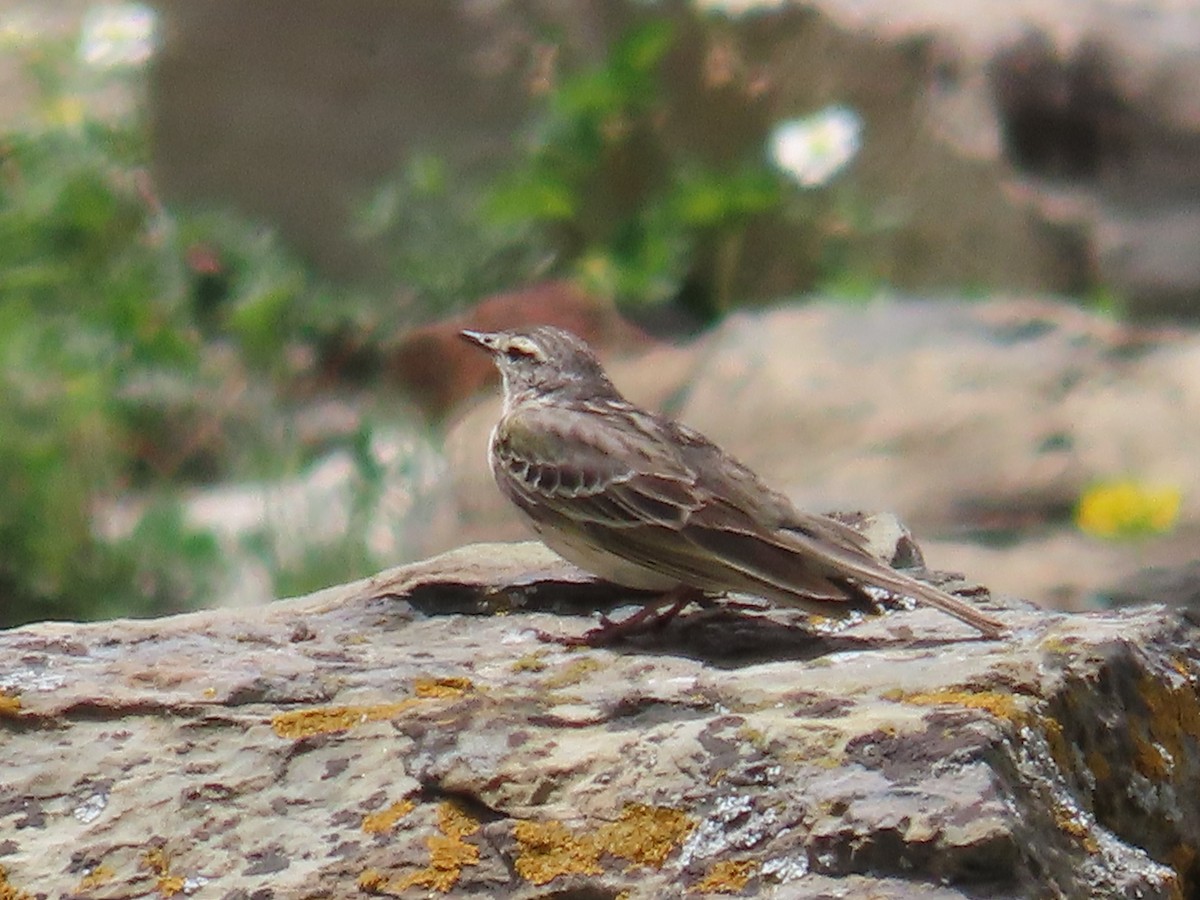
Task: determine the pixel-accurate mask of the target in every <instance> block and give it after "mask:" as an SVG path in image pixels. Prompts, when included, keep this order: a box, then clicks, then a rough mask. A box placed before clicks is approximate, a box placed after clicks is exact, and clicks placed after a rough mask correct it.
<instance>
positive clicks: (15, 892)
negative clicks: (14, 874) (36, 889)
mask: <svg viewBox="0 0 1200 900" xmlns="http://www.w3.org/2000/svg"><path fill="white" fill-rule="evenodd" d="M0 900H34V898H33V894H31V893H29V892H28V891H22V890H20V889H18V888H15V887H13V886H12V884H10V883H9V880H8V870H7V869H6V868H4V866H0Z"/></svg>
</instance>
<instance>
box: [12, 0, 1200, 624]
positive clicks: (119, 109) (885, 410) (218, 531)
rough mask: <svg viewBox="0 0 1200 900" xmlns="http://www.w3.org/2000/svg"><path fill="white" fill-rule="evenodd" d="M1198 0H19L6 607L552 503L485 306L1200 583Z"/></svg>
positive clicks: (1028, 574)
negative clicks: (514, 503) (515, 453)
mask: <svg viewBox="0 0 1200 900" xmlns="http://www.w3.org/2000/svg"><path fill="white" fill-rule="evenodd" d="M1198 314H1200V0H1146V2H1133V0H1128V2H1099V0H1066V2H1062V3H1058V4H1045V3H1033V2H1025V0H1010V2H1008V3H1004V4H997V3H994V2H991V0H961V2H958V3H954V4H946V3H940V2H934V0H810V2H803V3H802V2H787V0H762V2H753V0H725V2H720V0H693V2H683V0H679V2H667V0H664V2H651V0H619V2H612V0H595V2H589V0H578V2H555V0H531V2H517V0H511V2H502V0H495V2H478V0H407V2H405V3H395V2H391V0H354V2H350V3H346V2H340V3H332V2H318V0H312V2H308V3H305V4H303V5H302V6H300V5H297V4H295V3H290V2H284V0H257V2H255V3H251V4H248V3H244V2H234V0H187V2H179V0H160V2H158V3H152V4H146V5H143V4H115V3H93V2H71V0H56V2H54V3H44V2H43V3H18V2H11V0H0V378H2V379H3V382H2V387H0V498H2V499H0V626H7V625H14V624H19V623H22V622H26V621H32V620H39V619H46V618H82V619H88V618H98V617H110V616H124V615H138V616H142V615H154V614H162V613H167V612H174V611H180V610H186V609H192V608H197V607H202V606H217V605H241V604H253V603H262V602H266V601H268V600H270V599H271V598H274V597H280V596H287V595H294V594H297V593H302V592H306V591H309V590H314V589H316V588H319V587H323V586H326V585H330V584H334V583H338V582H341V581H346V580H350V579H354V578H359V577H363V576H366V575H369V574H371V573H373V572H375V571H377V570H379V569H381V568H383V567H385V566H388V565H394V564H399V563H402V562H405V561H409V560H412V559H416V558H419V557H421V556H424V555H428V554H431V553H434V552H438V551H440V550H444V549H447V548H449V547H452V546H456V545H458V544H461V543H463V542H466V541H468V540H485V539H518V538H522V537H525V536H526V535H527V533H526V532H525V530H524V528H523V526H522V525H521V524H520V522H519V521H518V520H517V518H516V516H515V514H513V513H512V512H511V511H510V510H508V509H507V508H506V507H505V506H504V504H503V501H502V500H501V498H500V496H499V494H498V493H497V492H496V491H495V489H494V488H493V487H492V485H491V483H490V479H489V476H488V473H487V470H486V465H485V462H484V452H485V445H486V439H487V432H488V429H489V428H490V427H491V424H492V423H493V422H494V420H495V418H496V415H497V410H498V407H497V402H496V397H495V393H496V391H495V387H494V383H493V380H492V373H491V372H490V363H489V362H488V361H487V360H486V359H483V358H479V357H477V356H476V355H472V352H471V351H470V348H468V347H466V346H465V345H464V346H460V344H459V342H458V341H457V340H456V338H455V337H454V334H455V332H456V331H457V329H459V328H461V327H465V326H467V325H476V326H480V327H485V328H486V327H503V326H508V325H517V324H522V323H531V322H552V323H556V324H560V325H563V326H566V327H569V328H571V329H573V330H575V331H577V332H579V333H580V334H582V335H583V336H584V337H585V338H587V339H588V340H589V341H591V342H593V343H594V344H595V345H596V346H597V347H598V348H599V349H600V351H601V353H602V355H603V356H604V357H605V358H606V360H607V361H609V362H610V364H611V369H612V373H613V375H614V379H615V380H616V382H617V384H618V386H620V387H622V388H623V389H625V390H626V392H627V393H628V394H629V395H630V396H631V398H633V399H635V400H638V401H639V402H642V403H645V404H647V405H651V406H654V407H656V408H658V409H661V410H664V411H666V412H668V413H669V414H671V415H674V416H677V417H679V418H681V419H683V420H684V421H686V422H688V423H689V424H691V425H693V426H695V427H698V428H700V429H701V430H702V431H704V432H705V433H707V434H709V436H711V437H713V438H714V439H716V440H717V441H718V442H719V443H722V444H723V445H724V446H726V447H727V448H728V449H729V450H731V451H733V452H734V453H735V454H737V455H738V456H740V457H741V458H743V459H744V460H745V461H746V462H747V463H749V464H750V465H752V466H753V467H755V468H756V469H758V470H759V471H760V472H761V473H762V474H763V475H764V476H765V477H766V478H767V479H768V481H770V482H771V483H772V484H773V485H774V486H776V487H778V488H779V489H780V490H783V491H785V492H787V493H788V494H789V495H791V496H792V497H793V498H794V499H795V500H796V501H797V502H798V503H799V504H801V505H802V506H804V507H805V508H810V509H814V510H835V509H836V510H853V509H865V510H871V511H876V510H887V511H892V512H895V513H897V514H898V515H899V516H900V518H901V519H902V520H903V521H905V522H906V523H907V524H908V525H910V526H911V527H912V528H913V530H914V532H915V533H916V535H917V537H918V539H919V540H920V542H921V543H922V545H923V546H924V548H925V550H926V557H927V559H928V562H929V563H930V564H931V565H932V566H933V567H935V568H944V569H952V570H958V571H962V572H965V573H966V574H967V575H968V576H969V577H971V578H973V579H977V580H979V581H981V582H983V583H985V584H988V585H989V586H991V587H992V588H993V589H995V590H997V591H1001V592H1007V593H1013V594H1017V595H1019V596H1022V597H1025V598H1027V599H1030V600H1032V601H1034V602H1037V603H1041V604H1044V605H1048V606H1055V607H1060V608H1064V609H1085V608H1090V607H1094V606H1097V605H1101V604H1108V603H1123V602H1135V601H1139V600H1146V599H1159V600H1170V601H1173V602H1179V603H1195V602H1200V563H1197V562H1196V558H1197V554H1196V552H1195V550H1194V548H1195V546H1196V544H1197V537H1198V536H1200V490H1198V489H1200V466H1198V465H1197V461H1196V448H1197V447H1198V446H1200V424H1198V423H1200V332H1198V331H1197V329H1196V319H1197V316H1198Z"/></svg>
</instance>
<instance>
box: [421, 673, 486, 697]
mask: <svg viewBox="0 0 1200 900" xmlns="http://www.w3.org/2000/svg"><path fill="white" fill-rule="evenodd" d="M474 689H475V685H474V684H472V683H471V679H469V678H418V679H417V680H416V681H415V682H414V683H413V690H414V692H415V693H416V695H417V696H418V697H424V698H426V699H431V698H437V699H447V698H449V699H454V698H458V697H461V696H462V695H463V694H465V693H467V691H471V690H474Z"/></svg>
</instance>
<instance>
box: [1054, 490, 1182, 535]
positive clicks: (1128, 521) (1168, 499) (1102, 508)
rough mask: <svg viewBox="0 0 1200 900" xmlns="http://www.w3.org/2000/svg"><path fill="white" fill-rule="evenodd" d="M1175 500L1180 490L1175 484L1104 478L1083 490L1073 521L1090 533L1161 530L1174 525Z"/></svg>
mask: <svg viewBox="0 0 1200 900" xmlns="http://www.w3.org/2000/svg"><path fill="white" fill-rule="evenodd" d="M1179 504H1180V493H1179V489H1178V488H1175V487H1170V486H1164V485H1147V484H1139V483H1138V482H1136V481H1107V482H1102V483H1100V484H1096V485H1093V486H1092V487H1090V488H1088V489H1087V490H1086V491H1084V492H1083V496H1082V497H1080V498H1079V507H1078V509H1077V510H1076V511H1075V524H1076V525H1078V526H1079V530H1080V531H1082V532H1084V533H1085V534H1090V535H1092V536H1093V537H1102V538H1125V537H1138V536H1142V535H1149V534H1163V533H1165V532H1168V531H1170V530H1171V529H1172V528H1174V527H1175V522H1176V521H1177V520H1178V518H1179Z"/></svg>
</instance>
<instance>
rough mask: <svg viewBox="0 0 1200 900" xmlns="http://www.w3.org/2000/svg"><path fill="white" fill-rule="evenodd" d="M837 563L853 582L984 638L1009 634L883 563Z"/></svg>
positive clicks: (985, 617)
mask: <svg viewBox="0 0 1200 900" xmlns="http://www.w3.org/2000/svg"><path fill="white" fill-rule="evenodd" d="M838 561H839V562H840V563H841V566H840V568H842V569H843V571H845V573H846V574H847V575H849V576H850V577H852V578H854V579H855V580H856V581H860V582H862V583H863V584H868V585H874V586H876V587H881V588H884V589H885V590H889V591H892V592H894V593H896V594H902V595H903V596H905V597H912V598H913V599H914V600H919V601H920V602H922V603H925V604H927V605H929V606H932V607H933V608H934V609H939V610H941V611H942V612H944V613H946V614H947V615H951V616H954V618H956V619H958V620H959V621H960V622H966V623H967V624H968V625H970V626H971V627H972V628H975V629H977V630H978V631H979V632H980V633H981V634H983V635H984V636H985V637H988V638H993V639H994V638H999V637H1003V636H1004V635H1005V634H1007V633H1008V626H1006V625H1005V624H1004V623H1003V622H1001V621H1000V620H999V619H995V618H993V617H992V616H989V615H988V614H987V613H984V612H980V611H979V610H978V609H976V608H975V607H973V606H971V605H970V604H969V603H966V602H964V601H963V600H960V599H959V598H958V597H954V596H951V595H950V594H947V593H946V592H945V591H943V590H941V589H939V588H936V587H934V586H933V585H932V584H926V583H925V582H924V581H918V580H917V579H915V578H913V577H911V576H909V575H905V574H904V573H903V572H898V571H896V570H895V569H893V568H891V567H889V566H887V564H886V563H878V564H875V565H872V564H870V563H867V562H865V561H864V562H861V563H860V562H858V561H857V560H854V561H851V560H847V559H845V558H844V557H840V556H839V559H838Z"/></svg>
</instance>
